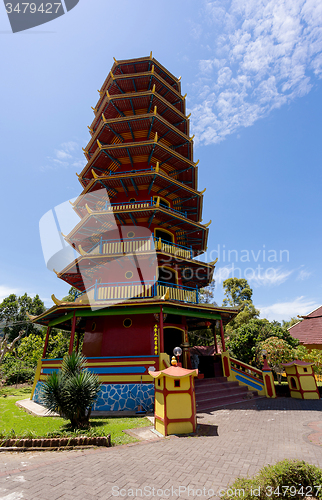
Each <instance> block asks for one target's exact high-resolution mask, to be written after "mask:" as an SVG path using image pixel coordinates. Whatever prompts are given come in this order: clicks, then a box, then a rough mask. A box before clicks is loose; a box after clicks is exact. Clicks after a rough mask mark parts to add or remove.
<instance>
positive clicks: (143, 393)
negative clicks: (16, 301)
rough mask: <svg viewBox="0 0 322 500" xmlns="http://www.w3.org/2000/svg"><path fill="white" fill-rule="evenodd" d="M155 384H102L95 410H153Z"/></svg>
mask: <svg viewBox="0 0 322 500" xmlns="http://www.w3.org/2000/svg"><path fill="white" fill-rule="evenodd" d="M153 404H154V384H102V387H101V390H100V393H99V395H98V398H97V400H96V402H95V403H94V406H93V410H94V411H122V410H132V411H133V410H137V409H138V407H139V406H142V407H143V409H144V410H146V411H153Z"/></svg>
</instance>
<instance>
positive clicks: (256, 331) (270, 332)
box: [227, 318, 299, 368]
mask: <svg viewBox="0 0 322 500" xmlns="http://www.w3.org/2000/svg"><path fill="white" fill-rule="evenodd" d="M269 337H277V338H279V339H283V340H285V341H286V342H287V344H289V345H290V346H291V347H293V348H295V347H297V346H298V344H299V341H298V340H297V339H294V338H293V337H292V336H291V335H290V333H289V332H288V330H286V328H283V327H281V326H277V325H274V324H272V323H270V322H269V321H268V320H267V319H257V318H253V319H251V320H250V321H249V322H248V323H245V324H244V325H241V326H240V327H238V328H237V329H236V330H235V332H234V336H232V337H231V338H230V339H229V340H228V342H227V347H228V349H229V351H230V352H231V354H232V356H233V357H235V358H237V359H239V360H240V361H243V362H244V363H249V364H255V365H257V366H258V368H261V366H260V365H259V364H258V360H256V348H257V345H258V344H259V343H260V342H263V341H264V340H266V339H268V338H269Z"/></svg>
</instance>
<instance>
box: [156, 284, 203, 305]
mask: <svg viewBox="0 0 322 500" xmlns="http://www.w3.org/2000/svg"><path fill="white" fill-rule="evenodd" d="M167 290H169V299H172V300H179V301H180V302H192V303H193V304H196V302H197V292H196V290H184V289H180V288H172V287H171V288H170V287H169V286H167V285H158V286H157V294H158V295H159V296H163V295H165V293H166V291H167Z"/></svg>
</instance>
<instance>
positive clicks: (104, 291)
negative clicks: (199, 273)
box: [75, 280, 199, 304]
mask: <svg viewBox="0 0 322 500" xmlns="http://www.w3.org/2000/svg"><path fill="white" fill-rule="evenodd" d="M167 290H169V299H170V300H176V301H178V302H185V303H191V304H198V303H199V291H198V289H197V288H190V287H184V286H181V285H176V284H172V283H167V282H165V281H154V280H149V281H145V282H144V283H141V282H140V281H133V282H131V283H95V285H93V286H91V287H90V288H88V290H87V291H86V292H82V293H78V294H76V297H75V300H76V302H85V301H94V302H99V301H107V300H121V301H122V300H130V299H136V298H144V299H147V298H152V297H162V296H163V295H165V293H166V292H167Z"/></svg>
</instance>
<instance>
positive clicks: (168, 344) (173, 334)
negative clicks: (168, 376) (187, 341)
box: [163, 326, 184, 361]
mask: <svg viewBox="0 0 322 500" xmlns="http://www.w3.org/2000/svg"><path fill="white" fill-rule="evenodd" d="M163 335H164V352H166V353H167V354H168V355H169V356H170V361H171V358H172V356H173V349H174V348H175V347H180V346H181V344H182V342H184V330H182V329H181V328H175V327H173V326H165V327H164V330H163Z"/></svg>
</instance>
